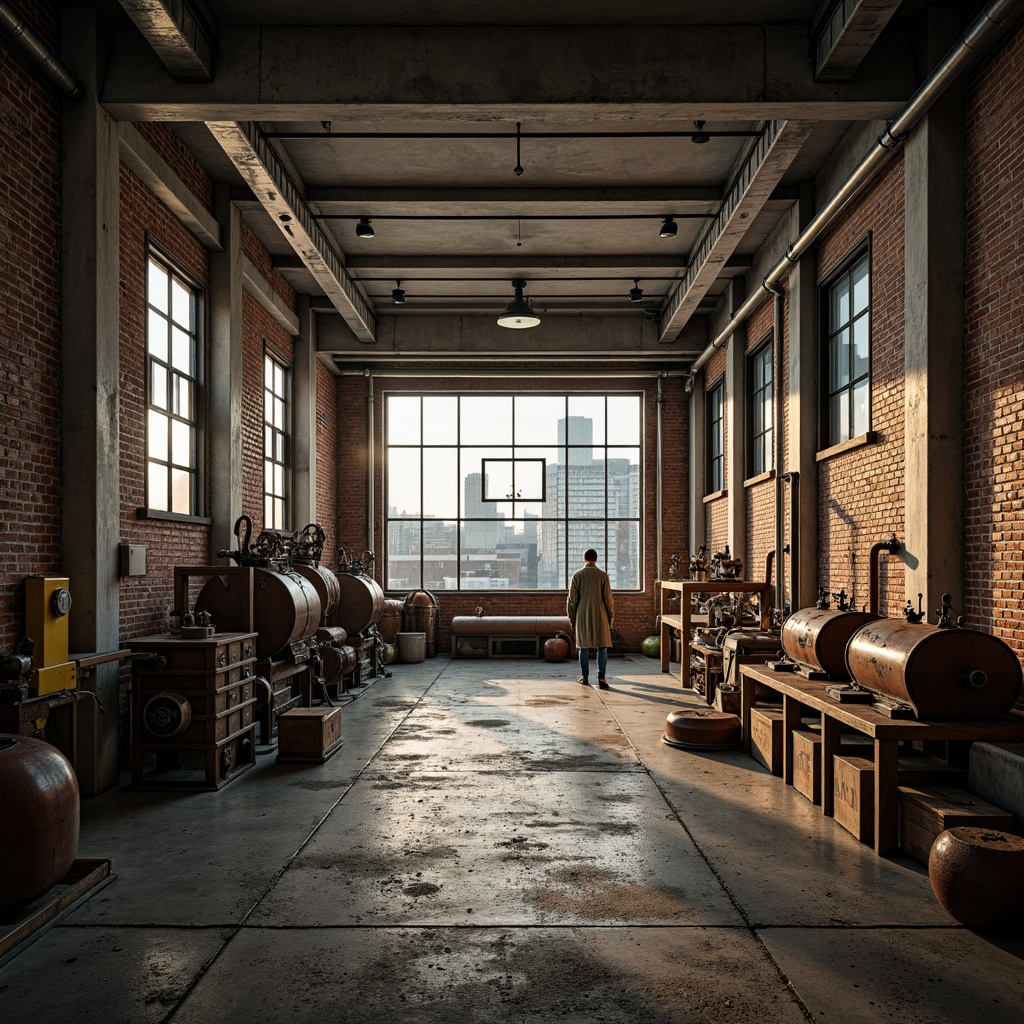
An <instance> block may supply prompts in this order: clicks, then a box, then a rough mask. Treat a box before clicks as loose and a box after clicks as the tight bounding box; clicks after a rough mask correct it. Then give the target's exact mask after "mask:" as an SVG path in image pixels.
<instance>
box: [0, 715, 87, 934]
mask: <svg viewBox="0 0 1024 1024" xmlns="http://www.w3.org/2000/svg"><path fill="white" fill-rule="evenodd" d="M0 822H2V825H0V914H3V913H7V912H8V911H10V910H13V909H15V908H16V907H20V906H23V905H24V904H26V903H30V902H31V901H32V900H34V899H35V898H36V897H37V896H41V895H42V894H43V893H44V892H46V891H47V889H49V888H50V887H51V886H53V885H56V883H57V882H59V881H60V880H61V879H62V878H63V877H64V876H65V875H66V874H67V872H68V869H69V868H70V867H71V865H72V864H73V863H74V860H75V856H76V854H77V853H78V826H79V800H78V779H77V778H75V773H74V771H73V770H72V768H71V764H70V762H69V761H68V759H67V758H66V757H65V756H64V755H63V754H62V753H61V752H60V751H59V750H58V749H57V748H56V747H53V746H51V745H50V744H49V743H44V742H43V741H42V740H37V739H35V738H34V737H31V736H13V735H4V736H0Z"/></svg>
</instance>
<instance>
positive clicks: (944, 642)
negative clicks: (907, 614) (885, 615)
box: [846, 619, 1021, 719]
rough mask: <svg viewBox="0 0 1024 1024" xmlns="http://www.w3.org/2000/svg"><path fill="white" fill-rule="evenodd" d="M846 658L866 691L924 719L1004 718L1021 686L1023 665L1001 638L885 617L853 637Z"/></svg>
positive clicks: (975, 631) (854, 676) (974, 631)
mask: <svg viewBox="0 0 1024 1024" xmlns="http://www.w3.org/2000/svg"><path fill="white" fill-rule="evenodd" d="M846 661H847V665H848V666H849V670H850V673H851V675H852V676H853V678H854V679H855V680H856V681H857V682H858V683H860V685H861V686H863V687H864V688H865V689H866V690H871V691H872V693H878V694H881V695H882V696H884V697H892V698H895V699H896V700H897V701H899V702H900V703H903V704H909V705H910V706H911V707H912V708H913V709H914V713H915V714H916V715H917V717H918V718H925V719H928V718H999V717H1000V716H1001V715H1005V714H1006V713H1007V712H1008V711H1009V710H1010V708H1012V707H1013V705H1014V703H1015V702H1016V700H1017V698H1018V697H1019V696H1020V691H1021V667H1020V662H1019V661H1018V660H1017V656H1016V655H1015V654H1014V653H1013V651H1012V649H1011V648H1010V647H1009V646H1008V645H1007V644H1005V643H1004V642H1003V641H1002V640H1000V639H999V638H998V637H995V636H991V635H990V634H988V633H982V632H980V631H979V630H976V629H940V628H939V627H938V626H927V625H917V624H912V623H908V622H904V621H903V619H880V620H878V621H877V622H872V623H869V624H868V625H866V626H863V627H861V628H860V629H859V630H857V631H856V632H855V633H854V634H853V635H852V636H851V637H850V642H849V645H848V646H847V649H846Z"/></svg>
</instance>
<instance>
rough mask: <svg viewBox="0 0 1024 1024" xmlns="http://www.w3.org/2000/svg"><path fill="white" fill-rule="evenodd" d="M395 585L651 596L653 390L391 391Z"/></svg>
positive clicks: (388, 453)
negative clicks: (596, 587) (586, 560)
mask: <svg viewBox="0 0 1024 1024" xmlns="http://www.w3.org/2000/svg"><path fill="white" fill-rule="evenodd" d="M384 415H385V437H386V449H385V460H386V463H385V503H386V504H385V507H386V510H387V514H386V516H385V520H386V530H387V560H386V566H385V574H386V580H387V586H388V588H389V589H392V590H410V589H414V588H418V587H425V588H426V589H428V590H492V591H493V590H564V589H565V588H566V586H567V585H568V579H569V576H570V574H571V573H572V572H573V571H575V570H576V569H578V568H579V567H580V566H581V565H582V564H583V552H584V551H585V550H586V549H587V548H590V547H593V548H595V549H596V550H597V552H598V557H599V562H600V564H601V565H602V567H604V568H605V569H606V570H607V571H608V574H609V576H610V577H611V582H612V586H613V587H615V588H616V589H618V590H639V589H640V588H641V586H642V582H641V581H642V577H641V570H640V567H641V564H642V562H641V558H642V552H641V537H642V531H641V522H642V514H643V511H642V505H643V503H642V500H641V495H642V494H643V473H642V472H641V466H642V465H643V447H642V443H643V442H642V426H641V425H642V422H643V396H642V395H641V394H626V393H618V394H564V393H563V394H531V395H520V394H515V395H512V394H499V393H495V394H472V395H465V394H463V395H458V394H429V395H425V394H409V393H390V394H386V395H385V396H384Z"/></svg>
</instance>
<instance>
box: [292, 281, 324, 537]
mask: <svg viewBox="0 0 1024 1024" xmlns="http://www.w3.org/2000/svg"><path fill="white" fill-rule="evenodd" d="M292 352H293V360H292V432H293V436H292V452H293V455H294V465H293V471H292V485H293V488H294V499H293V501H292V523H291V525H292V529H294V530H301V529H302V527H304V526H306V525H307V524H308V523H315V522H316V314H315V313H314V312H313V311H312V310H311V309H310V305H309V296H308V295H300V296H299V335H298V337H297V338H296V339H295V341H294V344H293V347H292ZM321 525H323V524H321Z"/></svg>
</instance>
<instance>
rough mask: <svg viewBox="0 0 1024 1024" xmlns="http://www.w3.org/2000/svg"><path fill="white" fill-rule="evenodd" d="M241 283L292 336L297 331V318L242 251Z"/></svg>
mask: <svg viewBox="0 0 1024 1024" xmlns="http://www.w3.org/2000/svg"><path fill="white" fill-rule="evenodd" d="M241 269H242V285H243V287H244V288H245V290H246V291H247V292H248V293H249V294H250V295H251V296H252V297H253V298H254V299H255V300H256V301H257V302H258V303H259V304H260V305H261V306H262V307H263V308H264V309H265V310H266V311H267V312H268V313H269V314H270V315H271V316H272V317H273V318H274V319H275V320H276V321H277V322H278V323H279V324H280V325H281V326H282V327H283V328H284V329H285V330H286V331H287V332H288V333H289V334H290V335H292V336H293V337H294V336H295V335H297V334H298V333H299V318H298V317H297V316H296V315H295V314H294V313H293V312H292V311H291V310H290V309H289V308H288V304H287V303H286V302H285V301H284V299H282V298H281V296H280V295H278V294H277V292H275V291H274V289H273V288H271V287H270V282H269V281H267V279H266V278H265V277H264V276H263V275H262V274H261V273H260V272H259V271H258V270H257V269H256V267H255V266H253V263H252V261H251V260H250V259H249V257H248V256H246V255H245V254H244V253H242V257H241Z"/></svg>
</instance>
